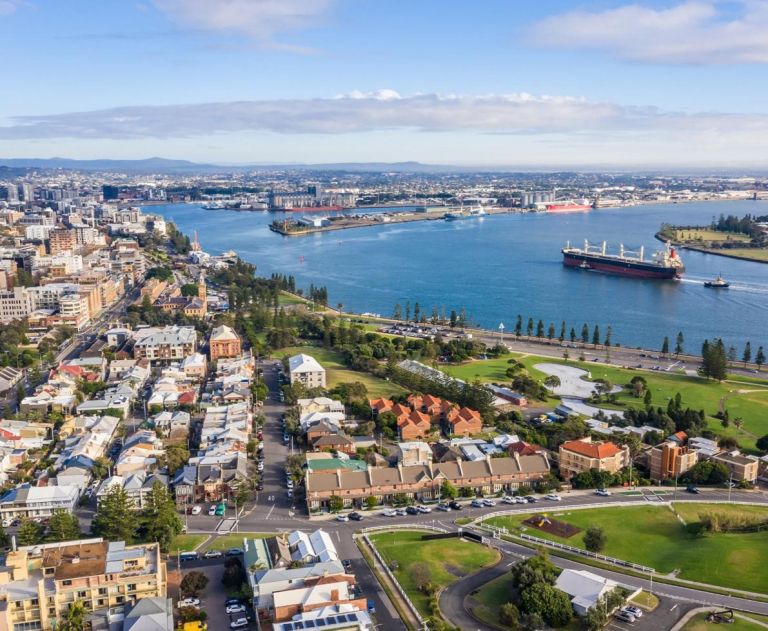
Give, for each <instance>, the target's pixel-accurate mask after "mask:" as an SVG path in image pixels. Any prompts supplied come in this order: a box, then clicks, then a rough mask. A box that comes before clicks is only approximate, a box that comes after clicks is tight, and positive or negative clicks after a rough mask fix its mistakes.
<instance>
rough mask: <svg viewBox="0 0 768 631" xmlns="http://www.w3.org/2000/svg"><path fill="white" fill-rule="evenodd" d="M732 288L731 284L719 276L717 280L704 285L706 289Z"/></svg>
mask: <svg viewBox="0 0 768 631" xmlns="http://www.w3.org/2000/svg"><path fill="white" fill-rule="evenodd" d="M730 286H731V284H730V283H729V282H728V281H727V280H725V279H724V278H723V277H722V276H720V275H719V274H718V275H717V278H715V280H708V281H706V282H705V283H704V287H711V288H712V289H728V287H730Z"/></svg>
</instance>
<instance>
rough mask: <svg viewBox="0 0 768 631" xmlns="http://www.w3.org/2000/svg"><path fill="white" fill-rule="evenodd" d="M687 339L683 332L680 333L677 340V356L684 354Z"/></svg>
mask: <svg viewBox="0 0 768 631" xmlns="http://www.w3.org/2000/svg"><path fill="white" fill-rule="evenodd" d="M684 344H685V338H683V332H682V331H678V333H677V339H676V340H675V355H680V354H681V353H683V352H684V348H685V346H684Z"/></svg>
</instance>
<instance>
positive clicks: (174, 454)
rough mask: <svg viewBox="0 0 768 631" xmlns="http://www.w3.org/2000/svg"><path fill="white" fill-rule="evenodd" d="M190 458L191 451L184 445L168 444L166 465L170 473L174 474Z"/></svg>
mask: <svg viewBox="0 0 768 631" xmlns="http://www.w3.org/2000/svg"><path fill="white" fill-rule="evenodd" d="M188 460H189V451H188V450H187V448H186V447H184V446H182V445H168V447H166V448H165V466H166V467H167V468H168V475H171V476H172V475H173V474H174V473H176V472H177V471H178V470H179V469H181V468H182V467H183V466H184V465H185V464H186V463H187V461H188Z"/></svg>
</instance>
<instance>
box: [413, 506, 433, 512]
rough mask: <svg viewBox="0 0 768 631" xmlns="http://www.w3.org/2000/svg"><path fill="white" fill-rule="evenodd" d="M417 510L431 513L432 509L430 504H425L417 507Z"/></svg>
mask: <svg viewBox="0 0 768 631" xmlns="http://www.w3.org/2000/svg"><path fill="white" fill-rule="evenodd" d="M416 510H417V511H419V512H420V513H431V512H432V509H431V508H430V507H429V506H424V505H423V504H421V505H419V506H417V507H416Z"/></svg>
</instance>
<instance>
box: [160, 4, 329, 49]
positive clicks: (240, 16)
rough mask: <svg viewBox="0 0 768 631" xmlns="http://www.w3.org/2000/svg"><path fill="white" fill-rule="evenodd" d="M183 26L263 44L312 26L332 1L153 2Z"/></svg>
mask: <svg viewBox="0 0 768 631" xmlns="http://www.w3.org/2000/svg"><path fill="white" fill-rule="evenodd" d="M153 1H154V4H155V6H156V7H157V8H158V9H160V10H161V11H163V12H164V13H166V14H167V15H168V16H169V17H170V18H171V19H173V20H175V21H177V22H179V23H181V24H182V25H184V26H188V27H192V28H195V29H200V30H205V31H220V32H224V33H233V34H241V35H246V36H248V37H252V38H254V39H256V40H260V41H261V42H271V40H272V38H273V37H274V36H275V35H277V34H279V33H282V32H284V31H290V30H295V29H300V28H305V27H308V26H312V25H314V24H316V23H317V21H318V20H319V19H320V18H322V17H323V16H324V15H325V14H326V13H327V12H328V10H329V9H330V7H331V5H332V4H333V0H153Z"/></svg>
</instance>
